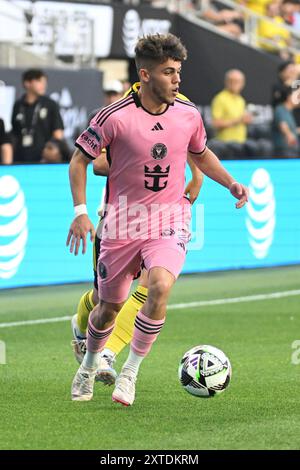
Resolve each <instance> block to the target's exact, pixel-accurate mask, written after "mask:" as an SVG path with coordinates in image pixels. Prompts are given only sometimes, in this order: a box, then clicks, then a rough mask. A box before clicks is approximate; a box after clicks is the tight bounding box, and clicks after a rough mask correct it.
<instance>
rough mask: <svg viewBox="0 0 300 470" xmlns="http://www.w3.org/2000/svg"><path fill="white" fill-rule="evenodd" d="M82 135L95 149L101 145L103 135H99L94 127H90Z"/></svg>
mask: <svg viewBox="0 0 300 470" xmlns="http://www.w3.org/2000/svg"><path fill="white" fill-rule="evenodd" d="M81 137H82V140H84V142H86V143H87V144H88V145H89V146H90V147H91V148H92V149H93V150H97V148H98V147H99V145H100V141H101V136H99V135H98V134H97V132H96V131H95V130H94V129H92V128H91V127H89V128H88V129H87V130H86V131H84V132H83V134H82V136H81Z"/></svg>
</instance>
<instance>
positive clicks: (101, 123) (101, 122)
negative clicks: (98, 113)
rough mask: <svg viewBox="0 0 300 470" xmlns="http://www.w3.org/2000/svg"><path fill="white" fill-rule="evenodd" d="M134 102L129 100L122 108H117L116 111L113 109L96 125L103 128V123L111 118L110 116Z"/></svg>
mask: <svg viewBox="0 0 300 470" xmlns="http://www.w3.org/2000/svg"><path fill="white" fill-rule="evenodd" d="M133 102H134V101H133V100H130V101H129V102H128V103H125V104H123V105H122V106H119V107H118V108H116V109H113V110H112V111H111V112H110V113H108V114H106V115H105V116H104V117H103V118H102V120H101V121H100V122H99V123H98V124H99V126H100V127H101V126H103V124H104V123H105V121H106V120H107V119H108V118H109V116H111V115H112V114H114V113H115V112H117V111H119V110H120V109H122V108H126V106H130V105H131V104H132V103H133Z"/></svg>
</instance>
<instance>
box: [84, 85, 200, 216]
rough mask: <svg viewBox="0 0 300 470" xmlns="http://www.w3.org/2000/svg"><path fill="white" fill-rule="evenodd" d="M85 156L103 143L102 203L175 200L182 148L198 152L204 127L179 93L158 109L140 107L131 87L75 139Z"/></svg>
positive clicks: (97, 152) (181, 177)
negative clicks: (104, 193)
mask: <svg viewBox="0 0 300 470" xmlns="http://www.w3.org/2000/svg"><path fill="white" fill-rule="evenodd" d="M75 145H76V146H77V147H78V148H79V149H80V150H81V151H82V152H83V153H84V154H85V155H86V156H88V157H89V158H91V159H95V158H98V157H99V158H101V150H102V148H104V147H106V150H107V159H108V162H109V164H110V170H109V177H108V185H107V201H106V202H107V203H109V204H110V205H112V206H114V207H116V208H117V207H119V205H120V197H121V198H122V197H123V198H124V196H126V202H127V207H131V206H137V205H138V204H141V205H143V206H145V207H148V206H150V205H156V204H157V205H162V204H169V205H170V204H172V205H176V204H181V202H182V197H183V194H184V187H185V165H186V160H187V152H188V151H189V152H191V153H194V154H197V155H199V156H201V153H202V152H203V151H204V150H205V148H206V132H205V129H204V125H203V122H202V118H201V115H200V113H199V111H198V110H197V108H196V107H195V105H194V104H193V103H191V102H188V101H183V100H181V99H179V98H176V99H175V102H174V104H173V105H170V106H168V107H167V109H166V110H165V111H164V112H163V113H161V114H151V113H150V112H148V111H147V110H146V109H145V108H143V106H142V104H141V102H140V100H139V97H138V95H137V94H136V93H133V94H131V95H129V96H128V97H126V98H123V99H121V100H119V101H117V102H116V103H114V104H112V105H110V106H108V107H106V108H104V109H102V110H101V111H100V112H99V113H98V114H97V115H96V116H95V117H94V118H93V119H92V121H91V122H90V125H89V127H88V128H87V129H86V130H85V131H84V132H83V133H82V134H81V135H80V136H79V138H78V139H77V141H76V144H75Z"/></svg>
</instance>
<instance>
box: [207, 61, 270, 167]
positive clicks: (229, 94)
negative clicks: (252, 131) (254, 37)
mask: <svg viewBox="0 0 300 470" xmlns="http://www.w3.org/2000/svg"><path fill="white" fill-rule="evenodd" d="M244 86H245V76H244V74H243V73H242V72H241V71H240V70H236V69H232V70H229V71H228V72H227V73H226V75H225V88H224V90H223V91H221V92H220V93H218V94H217V95H216V96H215V97H214V99H213V101H212V109H211V111H212V126H213V128H214V130H215V132H216V138H215V139H213V140H211V141H210V142H209V144H208V146H209V147H210V148H211V149H212V150H213V151H215V152H216V153H217V155H220V157H221V158H222V159H232V158H247V157H254V156H260V157H264V156H270V154H271V152H272V145H271V143H270V142H268V141H266V140H265V139H258V140H257V141H256V140H254V139H247V127H248V125H249V124H251V123H252V121H253V116H252V115H251V114H250V113H249V112H247V110H246V101H245V99H244V98H243V97H242V96H241V92H242V90H243V89H244Z"/></svg>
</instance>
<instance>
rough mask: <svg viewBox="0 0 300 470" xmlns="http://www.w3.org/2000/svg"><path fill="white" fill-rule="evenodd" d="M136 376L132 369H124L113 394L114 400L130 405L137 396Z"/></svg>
mask: <svg viewBox="0 0 300 470" xmlns="http://www.w3.org/2000/svg"><path fill="white" fill-rule="evenodd" d="M135 382H136V376H134V375H133V374H132V372H131V371H130V370H128V369H127V370H126V369H124V371H122V372H121V374H120V375H119V377H118V378H117V380H116V387H115V389H114V391H113V394H112V400H113V401H115V402H117V403H121V404H122V405H124V406H130V405H132V404H133V402H134V398H135Z"/></svg>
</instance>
